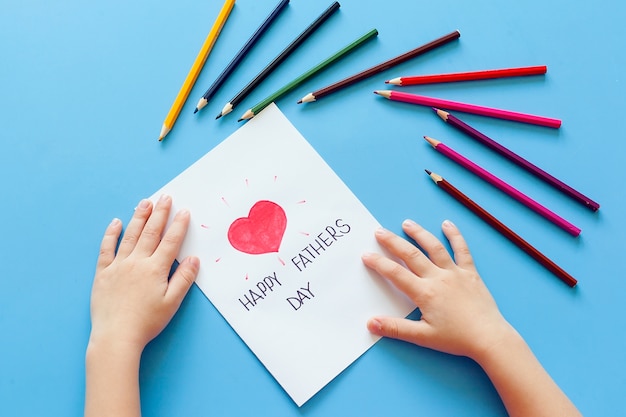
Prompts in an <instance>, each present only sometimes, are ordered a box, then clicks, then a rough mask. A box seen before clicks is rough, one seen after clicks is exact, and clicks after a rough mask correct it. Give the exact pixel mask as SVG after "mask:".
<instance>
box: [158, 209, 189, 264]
mask: <svg viewBox="0 0 626 417" xmlns="http://www.w3.org/2000/svg"><path fill="white" fill-rule="evenodd" d="M189 219H190V215H189V211H188V210H181V211H179V212H178V213H176V215H175V216H174V219H173V220H172V224H170V226H169V227H168V229H167V231H166V232H165V235H163V238H162V239H161V242H160V243H159V246H158V247H157V248H156V250H155V251H154V257H155V258H158V259H162V260H164V261H165V262H166V263H167V264H168V265H169V264H171V263H172V262H174V259H176V256H177V255H178V252H179V251H180V247H181V245H182V244H183V240H184V239H185V235H186V234H187V228H188V227H189Z"/></svg>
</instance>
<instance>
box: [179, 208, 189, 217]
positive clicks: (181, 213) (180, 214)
mask: <svg viewBox="0 0 626 417" xmlns="http://www.w3.org/2000/svg"><path fill="white" fill-rule="evenodd" d="M178 215H179V216H189V215H190V212H189V210H188V209H181V210H179V211H178Z"/></svg>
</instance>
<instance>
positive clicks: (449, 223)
mask: <svg viewBox="0 0 626 417" xmlns="http://www.w3.org/2000/svg"><path fill="white" fill-rule="evenodd" d="M442 226H443V227H447V228H453V227H456V226H455V225H454V223H452V222H451V221H450V220H444V221H443V224H442Z"/></svg>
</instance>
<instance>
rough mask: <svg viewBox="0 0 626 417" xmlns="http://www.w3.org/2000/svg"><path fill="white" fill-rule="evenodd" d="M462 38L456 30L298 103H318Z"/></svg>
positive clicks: (317, 92)
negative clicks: (324, 98)
mask: <svg viewBox="0 0 626 417" xmlns="http://www.w3.org/2000/svg"><path fill="white" fill-rule="evenodd" d="M460 36H461V33H460V32H459V31H458V30H455V31H454V32H451V33H449V34H447V35H444V36H442V37H440V38H437V39H435V40H433V41H431V42H428V43H427V44H424V45H422V46H420V47H417V48H415V49H412V50H410V51H408V52H405V53H404V54H402V55H398V56H397V57H395V58H392V59H389V60H387V61H385V62H381V63H380V64H378V65H375V66H373V67H371V68H369V69H366V70H364V71H361V72H359V73H358V74H355V75H353V76H351V77H348V78H345V79H343V80H341V81H338V82H336V83H334V84H331V85H329V86H327V87H324V88H322V89H321V90H317V91H314V92H313V93H309V94H307V95H306V96H304V97H302V99H301V100H299V101H298V104H300V103H310V102H312V101H316V100H319V99H320V98H322V97H324V96H327V95H329V94H332V93H334V92H336V91H339V90H341V89H343V88H346V87H348V86H350V85H352V84H354V83H356V82H359V81H361V80H364V79H366V78H368V77H371V76H372V75H375V74H378V73H380V72H382V71H385V70H387V69H389V68H392V67H394V66H396V65H398V64H401V63H403V62H405V61H408V60H409V59H412V58H415V57H417V56H420V55H422V54H424V53H426V52H428V51H431V50H433V49H435V48H438V47H440V46H442V45H445V44H447V43H448V42H451V41H453V40H455V39H458V38H459V37H460Z"/></svg>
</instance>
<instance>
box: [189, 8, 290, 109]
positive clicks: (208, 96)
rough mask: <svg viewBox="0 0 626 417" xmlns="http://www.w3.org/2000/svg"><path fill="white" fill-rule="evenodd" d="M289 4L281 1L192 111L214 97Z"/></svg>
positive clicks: (200, 107)
mask: <svg viewBox="0 0 626 417" xmlns="http://www.w3.org/2000/svg"><path fill="white" fill-rule="evenodd" d="M287 4H289V0H281V1H280V2H279V3H278V5H277V6H276V7H275V8H274V10H273V11H272V13H270V14H269V16H267V18H266V19H265V21H264V22H263V23H262V24H261V26H259V28H258V29H257V30H256V31H255V32H254V33H253V34H252V36H250V39H248V41H247V42H246V43H245V44H244V45H243V46H242V47H241V49H240V50H239V52H237V54H236V55H235V57H234V58H233V59H232V61H230V63H229V64H228V65H227V66H226V68H224V71H222V73H221V74H220V75H219V77H217V79H216V80H215V81H214V82H213V84H211V86H210V87H209V89H208V90H206V92H205V93H204V94H203V95H202V98H201V99H200V100H199V101H198V104H197V105H196V109H195V110H194V111H193V112H194V113H197V112H198V110H201V109H202V108H203V107H204V106H206V105H207V103H208V102H209V100H211V97H213V95H215V93H216V92H217V90H219V88H220V87H221V86H222V84H224V81H226V80H227V79H228V77H230V74H232V72H233V71H234V70H235V68H236V67H237V65H239V64H240V63H241V61H243V58H244V57H245V56H246V55H247V53H248V52H249V51H250V49H252V47H253V46H254V44H255V43H256V42H257V41H258V40H259V39H261V36H262V35H263V34H264V33H265V31H266V30H267V29H268V28H269V27H270V26H271V24H272V23H273V22H274V20H275V19H276V17H278V15H279V14H280V12H282V11H283V10H284V9H285V6H287Z"/></svg>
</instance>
